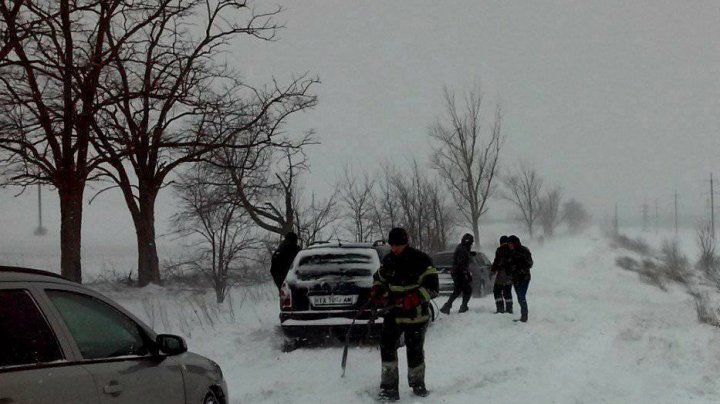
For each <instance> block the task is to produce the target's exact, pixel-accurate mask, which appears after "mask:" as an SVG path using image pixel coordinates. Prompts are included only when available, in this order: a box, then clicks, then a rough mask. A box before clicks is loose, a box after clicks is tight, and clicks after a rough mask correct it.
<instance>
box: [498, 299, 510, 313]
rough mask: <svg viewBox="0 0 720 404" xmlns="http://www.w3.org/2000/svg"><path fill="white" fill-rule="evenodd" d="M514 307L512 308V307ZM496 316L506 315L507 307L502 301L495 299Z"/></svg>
mask: <svg viewBox="0 0 720 404" xmlns="http://www.w3.org/2000/svg"><path fill="white" fill-rule="evenodd" d="M511 307H512V306H511ZM495 310H496V311H495V314H498V313H505V305H504V304H503V300H502V299H495ZM511 310H512V309H511Z"/></svg>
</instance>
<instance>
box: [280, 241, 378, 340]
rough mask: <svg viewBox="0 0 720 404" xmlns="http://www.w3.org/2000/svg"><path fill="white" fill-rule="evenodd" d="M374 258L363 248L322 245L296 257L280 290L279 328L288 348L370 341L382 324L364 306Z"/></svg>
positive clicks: (374, 251) (359, 245)
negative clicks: (324, 341) (331, 340)
mask: <svg viewBox="0 0 720 404" xmlns="http://www.w3.org/2000/svg"><path fill="white" fill-rule="evenodd" d="M379 255H380V253H379V252H378V250H377V249H376V248H374V247H373V245H372V244H368V243H348V244H343V243H336V244H335V243H334V244H329V243H324V244H319V245H314V246H310V247H308V248H306V249H304V250H302V251H300V252H299V253H298V255H297V256H296V257H295V260H294V261H293V263H292V266H291V267H290V270H289V272H288V275H287V277H286V278H285V282H284V283H283V285H282V287H281V289H280V325H281V328H282V331H283V333H284V335H285V337H286V338H287V339H288V340H289V341H286V342H291V341H293V340H298V339H311V338H318V337H329V336H344V335H345V333H346V332H347V331H348V329H349V327H350V326H351V325H352V324H353V320H354V321H355V322H354V327H353V328H352V330H351V333H352V335H355V336H376V335H377V333H378V332H379V330H380V329H381V327H382V318H375V317H376V316H375V313H374V312H373V311H372V308H371V307H370V305H369V297H370V289H371V288H372V283H373V274H374V273H375V272H376V271H377V270H378V268H379V267H380V258H379Z"/></svg>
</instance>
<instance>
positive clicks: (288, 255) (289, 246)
mask: <svg viewBox="0 0 720 404" xmlns="http://www.w3.org/2000/svg"><path fill="white" fill-rule="evenodd" d="M299 251H300V246H299V245H298V236H297V234H295V233H294V232H292V231H290V232H288V233H287V234H285V240H283V242H282V243H280V246H279V247H278V249H277V250H275V252H274V253H273V256H272V261H271V264H270V275H272V278H273V281H274V282H275V286H277V288H278V290H280V288H281V287H282V284H283V282H284V281H285V276H287V273H288V271H289V270H290V265H292V262H293V260H294V259H295V256H296V255H297V253H298V252H299Z"/></svg>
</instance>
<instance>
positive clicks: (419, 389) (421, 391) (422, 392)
mask: <svg viewBox="0 0 720 404" xmlns="http://www.w3.org/2000/svg"><path fill="white" fill-rule="evenodd" d="M412 390H413V394H415V395H416V396H419V397H427V396H428V391H427V389H426V388H425V385H424V384H420V385H417V386H412Z"/></svg>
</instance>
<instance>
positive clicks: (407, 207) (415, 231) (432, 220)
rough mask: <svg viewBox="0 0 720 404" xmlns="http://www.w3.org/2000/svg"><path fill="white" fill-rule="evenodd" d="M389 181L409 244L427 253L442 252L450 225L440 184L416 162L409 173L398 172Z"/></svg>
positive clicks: (450, 219)
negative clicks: (431, 178) (410, 241)
mask: <svg viewBox="0 0 720 404" xmlns="http://www.w3.org/2000/svg"><path fill="white" fill-rule="evenodd" d="M389 181H390V183H391V184H392V188H393V192H394V193H395V198H396V199H397V201H398V204H397V206H398V208H399V211H400V218H399V220H398V225H401V226H403V227H405V229H406V230H407V232H408V235H409V236H410V238H411V240H412V243H413V245H415V246H416V247H418V248H420V249H421V250H425V251H429V252H434V251H439V250H442V249H445V248H446V247H447V240H448V234H449V232H450V231H452V228H453V224H454V222H453V214H452V210H451V209H450V207H449V206H448V204H447V202H446V201H445V199H444V197H443V195H444V193H443V192H442V191H441V190H440V185H439V184H438V183H437V182H436V181H432V180H430V179H429V178H428V176H427V173H426V172H423V171H421V170H420V167H419V165H418V163H417V161H413V163H412V166H411V169H410V171H409V172H407V173H402V172H398V175H396V176H394V177H392V178H390V179H389Z"/></svg>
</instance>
